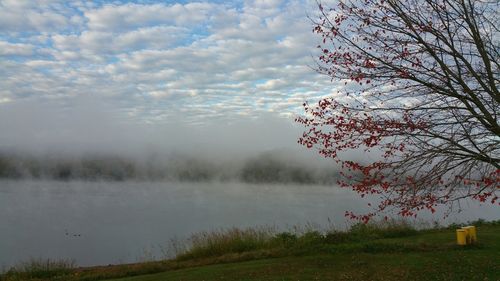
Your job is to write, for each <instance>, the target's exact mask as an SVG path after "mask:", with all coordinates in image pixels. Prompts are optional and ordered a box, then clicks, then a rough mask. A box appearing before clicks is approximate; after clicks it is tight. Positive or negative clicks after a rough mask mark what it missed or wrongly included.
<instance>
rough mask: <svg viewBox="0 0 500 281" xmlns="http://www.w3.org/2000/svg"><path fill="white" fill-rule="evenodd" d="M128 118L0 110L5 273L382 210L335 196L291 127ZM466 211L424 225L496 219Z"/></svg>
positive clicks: (69, 110) (323, 167)
mask: <svg viewBox="0 0 500 281" xmlns="http://www.w3.org/2000/svg"><path fill="white" fill-rule="evenodd" d="M59 102H60V101H59ZM132 120H134V119H133V118H132V117H131V116H129V115H127V114H124V113H123V114H122V113H117V112H116V111H111V110H108V109H107V108H105V107H103V106H102V105H99V104H95V103H92V102H90V101H88V100H83V101H82V102H81V103H79V104H78V105H74V106H71V107H67V106H61V105H60V104H57V102H55V101H54V102H52V103H40V104H34V103H27V102H16V103H14V104H10V105H9V106H5V105H2V104H0V131H1V132H2V133H1V134H0V221H1V222H2V223H1V224H0V266H4V267H9V266H12V265H13V264H15V263H16V262H20V261H25V260H27V259H29V258H38V257H41V258H52V259H64V258H68V259H75V260H76V262H77V263H78V264H79V265H98V264H109V263H120V262H122V263H123V262H135V261H140V260H141V259H142V258H144V257H146V256H148V257H151V256H153V257H154V258H164V257H166V256H168V254H169V253H168V251H166V250H168V249H167V248H168V245H169V240H170V239H172V238H175V237H177V238H180V239H184V238H187V237H188V236H189V235H190V234H191V233H193V232H197V231H205V230H210V229H217V228H226V227H233V226H236V227H249V226H259V225H272V226H276V227H277V228H279V229H284V230H286V229H287V228H289V227H292V226H293V225H304V224H306V223H308V222H311V223H317V224H318V225H321V226H329V225H330V224H333V226H335V227H338V228H344V227H346V226H347V224H349V223H350V222H349V221H347V220H346V219H345V218H344V212H345V211H347V210H349V211H355V212H364V211H367V209H366V208H367V205H366V203H367V202H366V200H368V202H370V200H375V199H373V198H372V199H370V198H368V199H366V198H365V200H361V199H360V198H359V197H358V196H357V195H356V194H354V193H353V192H351V191H349V190H345V189H339V188H338V187H336V186H335V182H336V179H337V170H338V167H337V166H335V164H334V163H332V161H331V160H329V159H322V158H320V157H319V156H318V155H317V154H316V153H315V152H314V151H310V150H307V149H305V148H303V147H301V146H299V145H298V144H297V143H296V141H297V138H298V137H299V136H300V135H301V133H302V128H301V127H299V126H297V125H296V124H294V123H293V121H292V120H293V118H283V117H278V116H273V115H262V116H254V117H248V118H240V119H239V120H240V121H234V122H228V121H225V120H222V119H219V120H214V119H212V120H206V122H205V123H203V124H200V123H198V124H193V123H189V122H187V121H186V120H183V119H182V118H181V117H179V118H178V119H177V120H171V121H170V122H169V123H164V124H155V125H152V124H147V123H138V122H133V121H132ZM346 157H350V158H352V159H353V160H356V161H359V160H363V159H365V158H370V157H373V156H371V155H365V154H363V153H352V154H348V155H346ZM462 207H463V209H464V212H462V213H460V214H454V215H452V216H450V217H448V218H447V219H446V220H443V216H442V214H443V213H442V211H443V210H441V211H440V212H438V214H436V215H434V216H431V215H429V214H423V215H422V216H420V217H419V219H421V220H424V221H427V222H431V221H433V220H438V221H440V222H441V223H443V224H446V223H449V222H457V221H467V220H473V219H478V218H483V219H498V212H497V211H498V210H497V209H495V207H494V206H487V205H485V206H480V205H478V204H477V203H471V204H470V205H464V206H462Z"/></svg>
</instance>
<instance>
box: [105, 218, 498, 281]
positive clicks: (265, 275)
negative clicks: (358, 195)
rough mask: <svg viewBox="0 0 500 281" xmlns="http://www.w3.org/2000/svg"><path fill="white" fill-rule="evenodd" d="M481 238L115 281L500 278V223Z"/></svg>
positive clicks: (355, 247) (311, 252)
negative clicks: (458, 243)
mask: <svg viewBox="0 0 500 281" xmlns="http://www.w3.org/2000/svg"><path fill="white" fill-rule="evenodd" d="M478 240H479V243H478V244H477V245H475V246H467V247H459V246H456V245H455V230H454V229H445V230H429V231H424V232H419V233H417V234H416V235H412V236H407V237H402V238H391V239H378V240H374V241H369V242H362V243H351V244H345V245H318V246H317V247H316V249H315V247H314V246H313V247H310V248H309V249H307V250H304V251H303V252H300V251H299V252H295V253H293V255H292V256H287V257H278V258H267V259H260V260H250V261H245V262H237V263H224V264H214V265H206V266H199V267H191V268H184V269H178V270H171V271H166V272H163V273H157V274H150V275H141V276H135V277H128V278H121V279H112V280H121V281H155V280H176V281H179V280H206V281H208V280H500V225H484V226H479V227H478ZM110 280H111V279H110Z"/></svg>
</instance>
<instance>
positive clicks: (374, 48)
mask: <svg viewBox="0 0 500 281" xmlns="http://www.w3.org/2000/svg"><path fill="white" fill-rule="evenodd" d="M463 3H464V2H462V1H458V0H452V1H445V2H443V1H425V3H423V2H421V1H417V0H409V1H385V0H353V1H342V0H341V1H339V3H338V5H337V6H336V7H333V8H326V7H325V6H320V7H319V10H320V15H321V16H320V17H319V21H318V22H316V23H315V27H314V28H313V32H314V33H317V34H319V35H320V36H321V37H322V40H321V42H322V43H321V44H320V45H318V48H319V49H320V51H321V54H320V55H319V56H318V62H319V68H318V71H319V72H320V73H324V74H326V75H328V76H330V77H331V78H332V80H339V81H344V82H345V81H352V82H353V84H355V85H357V86H351V85H348V86H350V87H354V89H357V93H356V94H355V95H354V96H353V95H352V94H351V96H350V99H346V98H345V97H346V96H347V95H348V94H347V93H346V94H344V95H340V96H339V97H337V98H326V99H323V100H320V101H319V102H318V103H317V104H316V105H314V106H310V105H309V104H308V103H304V109H305V115H304V116H301V117H298V118H297V119H296V121H297V122H298V123H301V124H303V125H304V126H305V127H306V128H307V130H306V131H305V132H304V133H303V135H302V137H301V138H300V139H299V141H298V142H299V143H300V144H302V145H304V146H306V147H307V148H315V149H317V150H318V152H319V154H321V155H322V156H324V157H327V158H333V159H334V160H335V161H336V162H337V163H338V164H339V165H340V166H341V167H342V173H341V174H342V175H343V178H342V179H341V180H339V182H338V183H339V185H340V186H342V187H347V188H351V189H352V190H354V191H356V192H358V193H359V194H360V195H361V196H362V197H364V196H366V195H377V196H379V197H380V198H381V201H380V203H379V204H378V206H376V207H375V208H374V210H373V212H370V213H369V214H362V215H357V214H354V213H352V212H346V214H345V215H346V216H347V217H349V218H352V219H360V220H362V221H364V222H367V221H368V220H369V219H370V218H372V217H373V216H375V215H376V214H378V213H380V212H382V211H386V210H388V209H396V210H397V212H398V214H399V215H401V216H416V215H417V213H418V212H419V211H421V210H424V209H425V210H429V211H430V212H432V213H434V212H435V211H436V206H438V205H440V204H451V203H453V202H456V201H458V200H461V199H464V198H472V199H476V200H479V201H480V202H490V203H492V204H497V199H498V196H497V195H496V194H497V193H498V191H499V190H500V165H499V162H500V159H499V155H500V152H499V149H500V147H499V146H500V145H499V140H500V126H499V124H498V120H497V118H496V117H495V116H496V114H498V111H500V95H499V94H498V89H497V86H496V85H497V84H498V83H497V82H495V81H498V80H499V77H498V76H499V73H498V71H497V72H495V69H493V67H492V65H494V59H495V58H497V59H498V53H495V52H496V51H495V45H494V44H493V43H492V41H491V38H494V36H491V34H490V35H489V34H487V33H484V31H482V30H479V29H478V28H477V22H481V24H482V26H483V27H485V26H486V27H487V26H488V24H491V22H492V21H491V20H489V19H488V16H489V17H491V16H495V12H494V11H491V10H488V9H489V8H491V7H490V6H489V4H488V3H481V4H480V3H475V5H474V6H466V5H465V6H464V4H463ZM464 22H465V24H464ZM485 29H486V28H485ZM491 30H496V29H491ZM497 35H498V34H497ZM468 36H469V37H468ZM478 38H479V39H478ZM455 45H460V46H461V47H460V48H457V47H456V46H455ZM465 50H466V52H467V54H464V53H463V52H465ZM495 54H496V55H495ZM479 58H481V59H479ZM496 66H497V67H498V64H496ZM497 70H498V69H497ZM345 84H346V85H347V84H348V83H347V82H346V83H345ZM363 85H364V88H363ZM341 101H343V102H341ZM349 150H358V151H360V150H362V151H365V152H367V153H368V152H376V153H377V154H378V155H380V157H377V159H378V160H375V161H372V162H369V161H366V162H364V163H359V162H354V161H351V160H349V159H343V157H342V153H343V152H346V151H349ZM499 205H500V204H499Z"/></svg>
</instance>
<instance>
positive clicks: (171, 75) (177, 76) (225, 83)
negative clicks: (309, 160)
mask: <svg viewBox="0 0 500 281" xmlns="http://www.w3.org/2000/svg"><path fill="white" fill-rule="evenodd" d="M14 2H15V1H14ZM14 2H12V1H10V3H8V5H6V4H5V3H7V2H6V1H3V2H1V5H2V6H0V14H2V13H4V14H5V13H7V12H10V11H16V13H14V16H15V17H17V18H16V19H12V20H10V19H9V21H10V23H11V27H9V28H5V26H4V28H2V27H0V38H2V40H3V41H0V47H2V46H4V48H0V54H2V53H1V52H4V54H3V55H6V56H8V55H17V56H20V55H23V56H24V57H23V59H22V60H13V59H7V60H4V61H0V74H1V75H2V77H6V78H7V79H3V80H0V89H7V90H6V91H5V93H3V94H2V95H1V96H0V98H1V97H8V98H9V99H11V100H16V99H19V100H20V99H34V100H43V99H60V100H62V101H65V100H71V99H75V98H77V97H79V96H86V95H92V97H93V98H95V99H98V100H100V101H102V102H104V103H107V104H109V105H110V107H112V108H115V109H116V110H117V111H119V112H126V113H128V114H129V116H134V118H137V119H138V120H141V121H150V122H160V120H167V119H169V118H171V117H172V116H176V115H179V114H182V115H183V116H185V118H186V120H190V121H192V122H199V121H200V120H201V121H203V120H206V118H209V117H212V118H222V117H224V118H231V116H238V115H252V114H257V113H259V114H260V113H262V112H275V113H279V114H281V115H284V116H290V114H291V112H294V111H296V110H300V105H301V103H302V101H303V100H304V99H314V98H315V97H317V96H321V95H324V94H325V93H327V92H329V91H330V89H331V87H332V85H331V84H330V83H329V81H328V79H326V78H324V77H320V76H319V75H318V74H316V73H314V71H312V70H311V69H310V68H309V67H308V64H312V63H313V61H312V59H311V57H310V54H311V52H314V51H315V48H314V47H315V46H316V45H317V44H316V42H315V40H318V39H317V38H315V37H314V35H313V34H312V33H311V23H310V22H309V21H308V19H307V17H306V12H305V9H307V7H308V6H307V4H306V3H304V2H302V1H294V0H291V1H245V2H243V3H242V5H243V6H238V5H233V4H232V5H228V4H215V3H188V4H168V5H167V4H164V2H160V3H156V4H135V3H125V4H124V3H120V2H113V4H105V5H98V4H96V3H94V2H89V1H73V2H61V1H59V2H58V1H55V0H54V1H43V2H40V3H42V4H41V5H32V4H33V2H31V1H27V2H17V4H16V3H14ZM44 13H45V14H47V15H48V14H51V16H48V17H47V19H46V22H43V21H40V22H39V26H35V25H34V22H36V21H37V20H36V19H30V20H29V21H28V22H24V23H23V22H22V21H23V20H25V18H24V17H25V15H30V14H37V15H43V14H44ZM35 18H36V17H35ZM58 20H60V21H61V26H58V27H55V26H54V24H55V23H56V22H57V21H58ZM1 21H2V19H1V18H0V26H1ZM20 30H24V31H28V33H27V34H23V33H22V32H21V33H20ZM14 31H16V32H17V33H16V32H14ZM2 44H3V45H2ZM7 58H8V57H7Z"/></svg>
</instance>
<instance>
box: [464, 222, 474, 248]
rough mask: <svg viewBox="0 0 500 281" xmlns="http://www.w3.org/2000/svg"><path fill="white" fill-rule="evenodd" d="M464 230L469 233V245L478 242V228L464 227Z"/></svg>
mask: <svg viewBox="0 0 500 281" xmlns="http://www.w3.org/2000/svg"><path fill="white" fill-rule="evenodd" d="M462 229H465V230H466V231H467V244H473V243H476V242H477V234H476V227H475V226H473V225H469V226H464V227H462Z"/></svg>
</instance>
